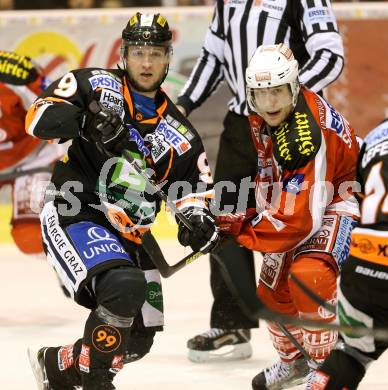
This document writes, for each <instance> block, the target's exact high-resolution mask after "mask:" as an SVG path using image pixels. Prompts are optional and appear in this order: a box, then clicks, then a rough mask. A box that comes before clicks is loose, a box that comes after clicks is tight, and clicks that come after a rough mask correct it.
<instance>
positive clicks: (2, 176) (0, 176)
mask: <svg viewBox="0 0 388 390" xmlns="http://www.w3.org/2000/svg"><path fill="white" fill-rule="evenodd" d="M42 172H48V173H51V172H52V168H51V167H37V168H31V169H26V170H22V169H15V170H14V171H10V172H7V173H0V181H6V180H14V179H16V178H18V177H21V176H27V175H33V174H35V173H42Z"/></svg>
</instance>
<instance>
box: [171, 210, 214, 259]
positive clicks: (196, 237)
mask: <svg viewBox="0 0 388 390" xmlns="http://www.w3.org/2000/svg"><path fill="white" fill-rule="evenodd" d="M183 214H184V216H185V217H186V218H187V219H188V220H189V221H190V223H191V224H192V226H193V230H189V229H188V228H187V227H186V226H185V225H184V224H183V223H182V222H181V221H179V220H178V240H179V242H180V243H181V244H182V245H183V246H189V245H190V247H191V249H192V250H193V251H194V252H202V253H204V254H205V253H209V252H210V251H212V250H213V249H214V248H215V247H216V246H217V244H218V242H219V234H218V227H217V226H216V223H215V220H214V218H213V216H212V215H211V214H210V212H209V211H208V210H206V209H195V208H193V207H190V208H188V209H187V210H185V211H184V212H183Z"/></svg>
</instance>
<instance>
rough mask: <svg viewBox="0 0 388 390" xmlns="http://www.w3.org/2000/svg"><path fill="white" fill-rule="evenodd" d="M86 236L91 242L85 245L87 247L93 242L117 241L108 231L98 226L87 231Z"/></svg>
mask: <svg viewBox="0 0 388 390" xmlns="http://www.w3.org/2000/svg"><path fill="white" fill-rule="evenodd" d="M99 231H100V232H99ZM87 234H88V236H89V237H90V238H91V241H88V242H87V243H86V244H87V245H90V244H94V243H95V242H99V241H117V240H116V238H114V237H111V236H110V234H109V232H108V231H106V230H104V229H102V228H100V227H98V226H93V227H91V228H90V229H88V232H87Z"/></svg>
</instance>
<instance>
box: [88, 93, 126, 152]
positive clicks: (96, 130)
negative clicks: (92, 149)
mask: <svg viewBox="0 0 388 390" xmlns="http://www.w3.org/2000/svg"><path fill="white" fill-rule="evenodd" d="M89 111H90V113H91V118H90V120H89V129H90V131H91V136H92V138H93V140H94V141H95V142H96V143H97V147H98V149H100V150H101V151H103V152H105V153H106V154H108V155H121V153H122V151H123V150H124V149H130V147H129V144H130V141H129V136H128V129H127V127H126V126H125V125H124V123H123V121H122V120H121V118H120V116H119V115H118V114H117V113H116V112H114V111H112V110H109V109H107V108H106V107H104V106H103V105H102V104H101V103H100V102H97V101H96V100H93V101H92V102H91V103H90V104H89Z"/></svg>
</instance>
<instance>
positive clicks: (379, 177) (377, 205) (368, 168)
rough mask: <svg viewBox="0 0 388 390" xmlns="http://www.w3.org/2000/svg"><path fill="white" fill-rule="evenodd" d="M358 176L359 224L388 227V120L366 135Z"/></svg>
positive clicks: (379, 227)
mask: <svg viewBox="0 0 388 390" xmlns="http://www.w3.org/2000/svg"><path fill="white" fill-rule="evenodd" d="M357 179H358V182H359V183H360V185H361V192H360V193H359V200H360V211H361V218H360V223H359V225H358V227H363V228H369V229H376V230H388V119H386V120H385V121H383V122H382V123H381V124H380V125H378V126H377V127H376V128H375V129H373V130H372V131H370V132H369V133H368V134H367V136H366V137H365V139H364V141H363V144H362V147H361V152H360V156H359V161H358V165H357Z"/></svg>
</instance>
